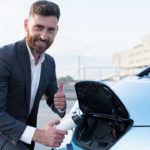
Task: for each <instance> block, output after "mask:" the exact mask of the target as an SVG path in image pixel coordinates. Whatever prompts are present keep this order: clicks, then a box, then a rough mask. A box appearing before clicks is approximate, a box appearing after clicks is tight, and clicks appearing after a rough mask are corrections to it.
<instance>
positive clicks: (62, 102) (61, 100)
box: [54, 83, 66, 110]
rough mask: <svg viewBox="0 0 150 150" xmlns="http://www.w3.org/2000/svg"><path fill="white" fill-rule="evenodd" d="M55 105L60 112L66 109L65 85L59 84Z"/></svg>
mask: <svg viewBox="0 0 150 150" xmlns="http://www.w3.org/2000/svg"><path fill="white" fill-rule="evenodd" d="M54 105H55V107H56V108H57V109H60V110H64V109H65V108H66V97H65V94H64V93H63V83H59V85H58V92H57V93H56V94H55V95H54Z"/></svg>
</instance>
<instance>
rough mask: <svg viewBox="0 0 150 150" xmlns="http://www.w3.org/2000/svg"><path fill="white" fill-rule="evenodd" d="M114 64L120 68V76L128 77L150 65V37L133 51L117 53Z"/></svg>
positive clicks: (114, 56)
mask: <svg viewBox="0 0 150 150" xmlns="http://www.w3.org/2000/svg"><path fill="white" fill-rule="evenodd" d="M112 59H113V60H112V61H113V64H114V66H115V67H118V68H119V75H120V76H126V75H129V74H132V73H135V72H137V71H138V70H139V69H141V68H143V67H146V66H149V65H150V35H147V36H146V37H145V38H144V39H143V41H142V43H141V44H139V45H137V46H135V47H133V48H132V49H129V50H126V51H123V52H119V53H115V54H114V55H113V58H112Z"/></svg>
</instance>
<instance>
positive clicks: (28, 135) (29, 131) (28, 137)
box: [20, 126, 36, 144]
mask: <svg viewBox="0 0 150 150" xmlns="http://www.w3.org/2000/svg"><path fill="white" fill-rule="evenodd" d="M35 130H36V128H34V127H31V126H27V127H26V129H25V130H24V132H23V134H22V136H21V138H20V141H22V142H25V143H27V144H31V142H32V138H33V135H34V132H35Z"/></svg>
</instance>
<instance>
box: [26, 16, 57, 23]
mask: <svg viewBox="0 0 150 150" xmlns="http://www.w3.org/2000/svg"><path fill="white" fill-rule="evenodd" d="M28 20H29V22H31V23H40V24H45V23H46V24H53V25H57V24H58V19H57V17H56V16H41V15H32V16H30V17H29V19H28Z"/></svg>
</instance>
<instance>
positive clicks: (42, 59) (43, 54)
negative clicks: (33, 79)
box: [26, 42, 45, 64]
mask: <svg viewBox="0 0 150 150" xmlns="http://www.w3.org/2000/svg"><path fill="white" fill-rule="evenodd" d="M26 45H27V49H28V53H29V57H30V62H32V63H34V64H35V59H34V57H33V54H32V53H31V49H30V47H29V45H28V44H27V42H26ZM44 60H45V53H42V54H41V55H40V59H39V62H38V63H42V62H43V61H44Z"/></svg>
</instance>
